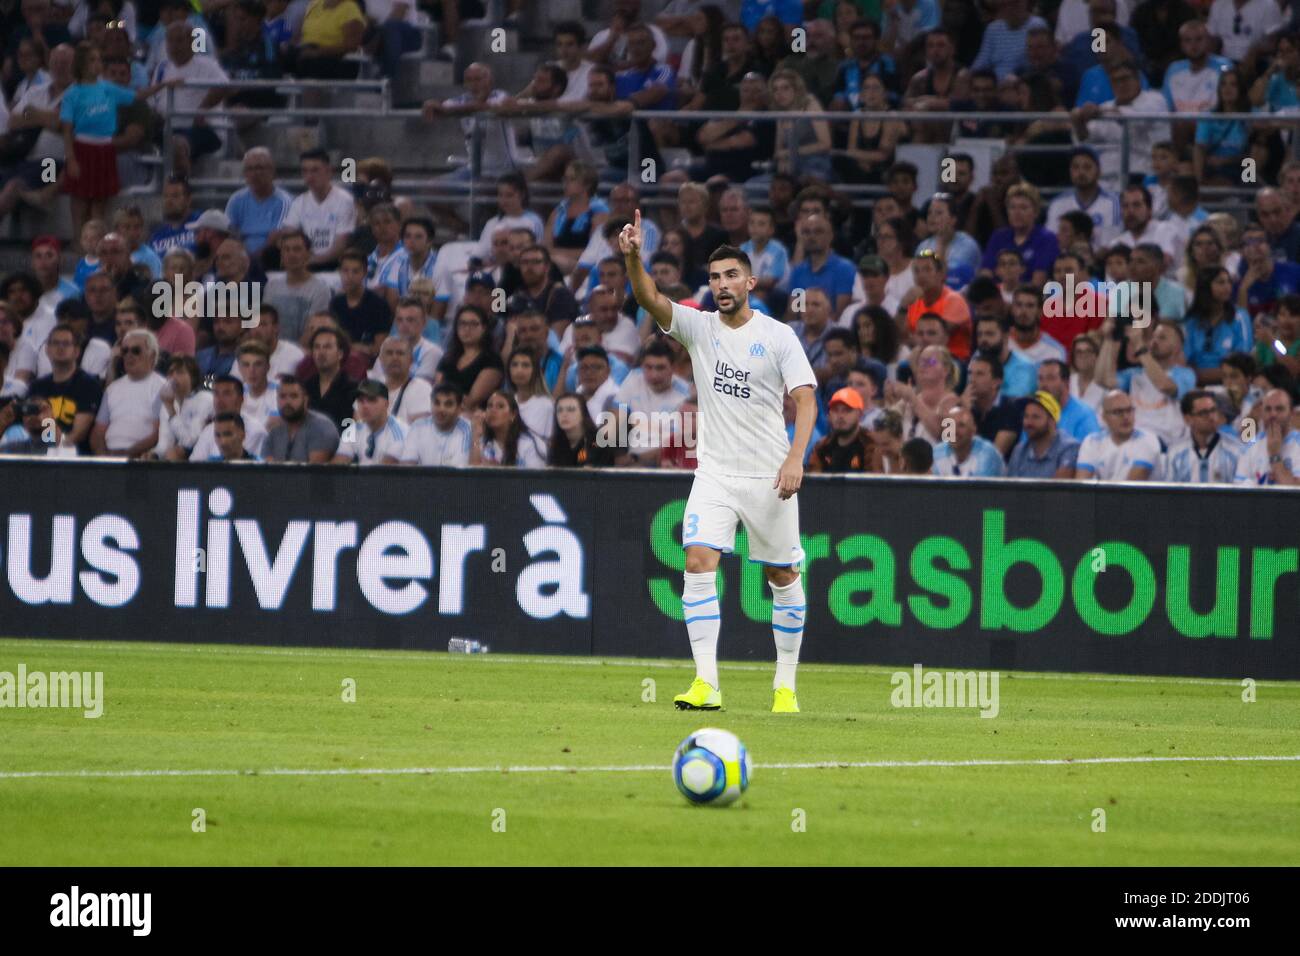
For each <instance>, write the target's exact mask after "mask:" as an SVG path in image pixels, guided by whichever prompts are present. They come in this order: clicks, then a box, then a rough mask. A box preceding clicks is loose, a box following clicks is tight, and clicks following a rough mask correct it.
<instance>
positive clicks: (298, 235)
mask: <svg viewBox="0 0 1300 956" xmlns="http://www.w3.org/2000/svg"><path fill="white" fill-rule="evenodd" d="M286 239H301V240H302V244H303V245H304V246H306V247H307V249H308V251H310V250H311V240H310V239H309V238H307V233H305V232H304V231H303V230H302V229H301V228H298V229H286V230H285V231H284V232H283V233H281V234H280V240H279V242H278V245H281V246H283V245H284V240H286Z"/></svg>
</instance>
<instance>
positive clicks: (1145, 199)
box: [1115, 186, 1181, 272]
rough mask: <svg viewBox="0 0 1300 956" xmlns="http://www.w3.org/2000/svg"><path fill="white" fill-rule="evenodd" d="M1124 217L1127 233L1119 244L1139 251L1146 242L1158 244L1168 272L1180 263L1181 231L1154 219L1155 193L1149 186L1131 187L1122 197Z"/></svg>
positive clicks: (1117, 242) (1118, 239)
mask: <svg viewBox="0 0 1300 956" xmlns="http://www.w3.org/2000/svg"><path fill="white" fill-rule="evenodd" d="M1119 208H1120V216H1121V217H1122V218H1123V220H1124V232H1123V233H1121V234H1120V235H1119V236H1117V237H1116V238H1115V243H1116V244H1123V245H1126V246H1128V247H1129V249H1136V248H1137V247H1138V246H1140V245H1142V243H1144V242H1150V243H1154V244H1155V245H1157V246H1159V247H1160V249H1161V250H1162V251H1163V252H1164V254H1165V270H1166V272H1167V271H1168V270H1169V269H1171V268H1173V266H1174V264H1175V263H1177V262H1178V259H1179V254H1180V252H1181V250H1180V249H1179V248H1178V230H1177V229H1176V228H1175V227H1174V226H1173V225H1172V224H1170V223H1167V222H1162V221H1160V220H1159V219H1154V218H1152V213H1153V210H1152V207H1151V192H1150V190H1148V189H1147V188H1146V187H1145V186H1129V187H1127V188H1126V189H1125V190H1124V192H1123V193H1122V194H1121V195H1120V199H1119Z"/></svg>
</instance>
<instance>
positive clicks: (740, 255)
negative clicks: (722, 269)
mask: <svg viewBox="0 0 1300 956" xmlns="http://www.w3.org/2000/svg"><path fill="white" fill-rule="evenodd" d="M723 259H735V260H736V261H737V262H739V263H740V264H741V265H742V266H744V267H745V271H746V272H748V273H749V274H750V275H753V274H754V267H753V266H752V265H751V264H750V262H749V256H748V255H747V254H746V253H745V250H743V249H738V248H736V247H735V246H718V248H716V249H714V250H713V252H712V253H711V254H710V255H709V265H712V264H713V263H715V262H720V261H721V260H723Z"/></svg>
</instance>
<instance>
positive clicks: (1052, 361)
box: [1038, 358, 1070, 382]
mask: <svg viewBox="0 0 1300 956" xmlns="http://www.w3.org/2000/svg"><path fill="white" fill-rule="evenodd" d="M1048 365H1054V366H1056V371H1057V374H1059V375H1060V376H1061V381H1062V382H1068V381H1069V380H1070V366H1068V365H1066V364H1065V363H1064V362H1063V361H1061V360H1060V359H1057V358H1049V359H1043V360H1042V361H1041V362H1039V363H1038V369H1039V371H1042V370H1043V369H1044V368H1046V367H1047V366H1048Z"/></svg>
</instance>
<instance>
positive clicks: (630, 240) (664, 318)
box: [618, 209, 673, 332]
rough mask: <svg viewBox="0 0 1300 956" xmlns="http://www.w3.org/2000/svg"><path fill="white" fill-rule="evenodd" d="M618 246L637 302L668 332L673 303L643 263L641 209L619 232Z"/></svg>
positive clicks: (671, 318)
mask: <svg viewBox="0 0 1300 956" xmlns="http://www.w3.org/2000/svg"><path fill="white" fill-rule="evenodd" d="M618 247H619V249H620V250H621V251H622V253H623V260H624V262H626V263H627V274H628V278H629V279H631V280H632V294H633V295H634V296H636V301H637V304H638V305H640V306H641V308H643V309H645V310H646V312H648V313H650V315H651V316H652V317H653V318H654V320H655V322H656V323H658V325H659V328H661V329H663V330H664V331H665V332H667V331H668V330H669V329H670V328H672V324H673V303H672V300H671V299H669V298H668V297H667V296H666V295H664V294H663V293H662V292H660V291H659V290H658V289H657V288H655V283H654V280H653V279H651V278H650V274H649V273H648V272H646V271H645V266H644V265H642V264H641V210H640V209H638V210H636V212H634V213H633V219H632V222H630V223H628V224H627V225H626V226H624V227H623V231H622V232H620V233H619V234H618Z"/></svg>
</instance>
